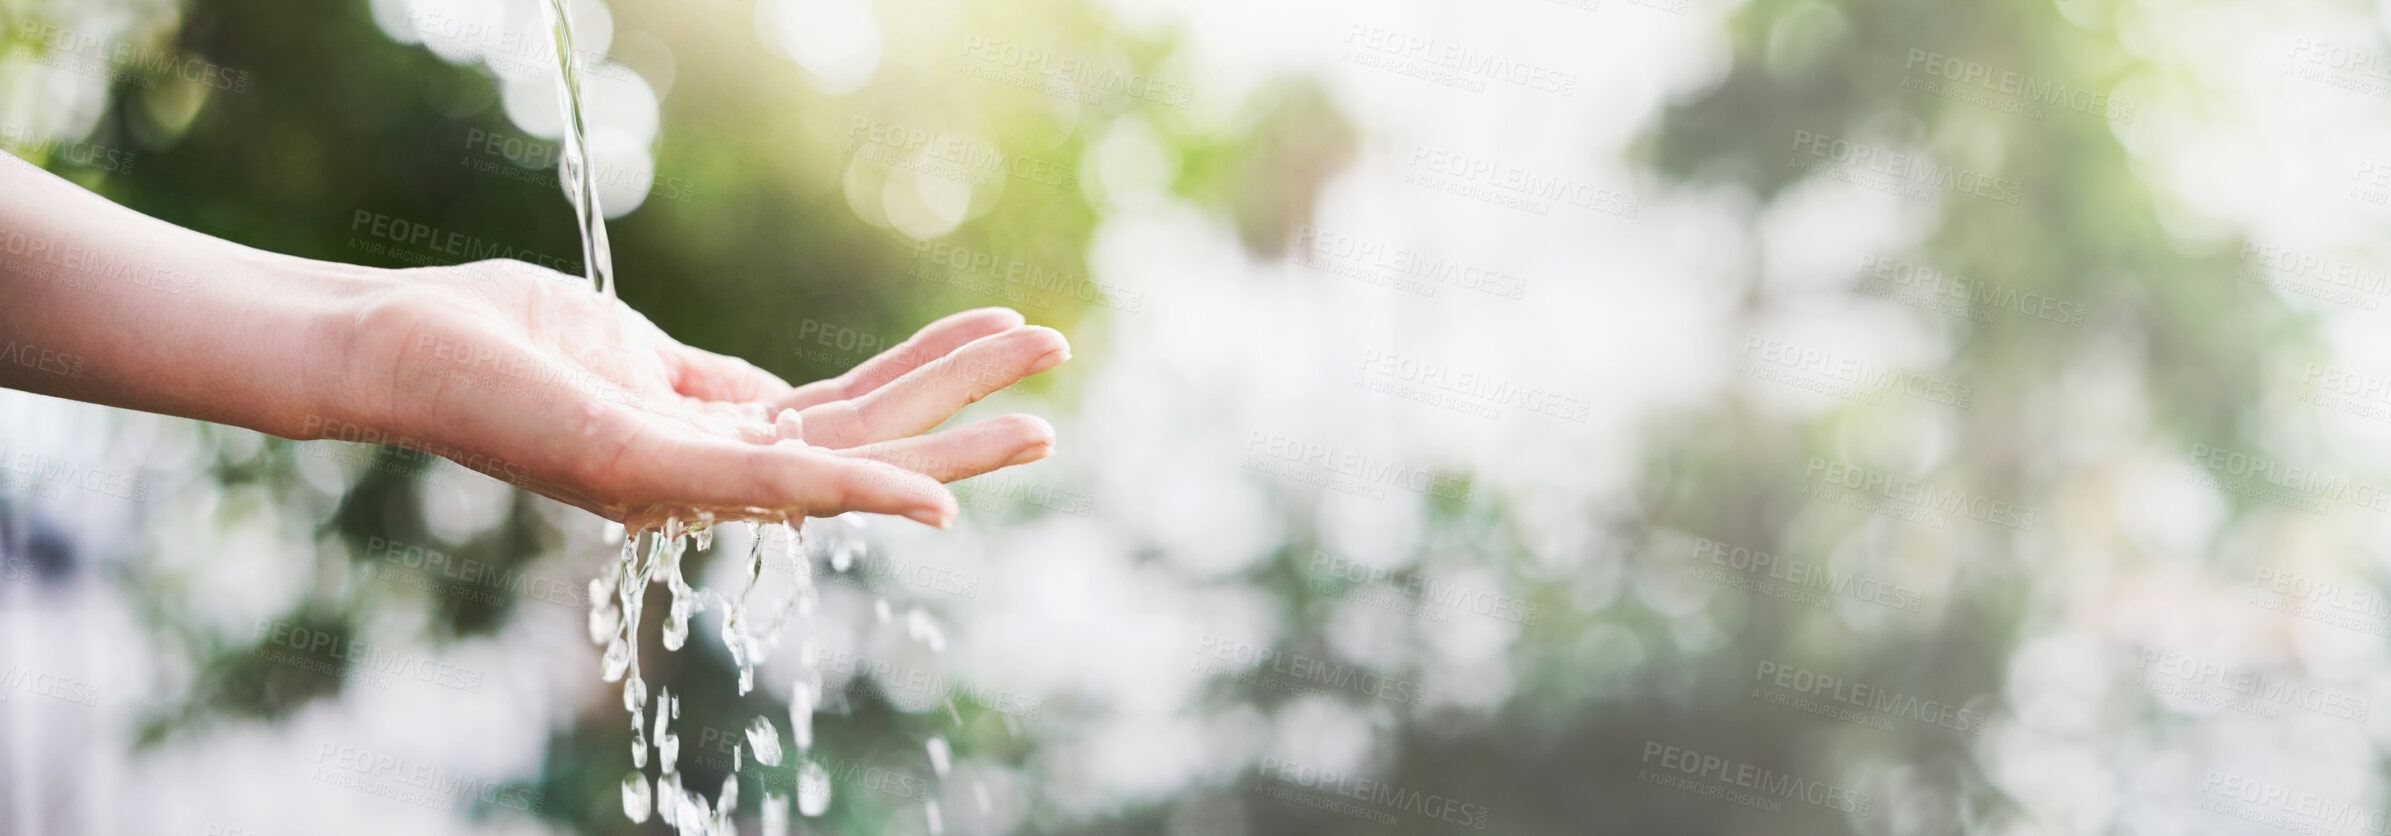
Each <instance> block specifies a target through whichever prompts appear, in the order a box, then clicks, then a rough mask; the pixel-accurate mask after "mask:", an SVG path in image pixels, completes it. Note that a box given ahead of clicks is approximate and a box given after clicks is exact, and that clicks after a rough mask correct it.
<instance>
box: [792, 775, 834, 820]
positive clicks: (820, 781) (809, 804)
mask: <svg viewBox="0 0 2391 836" xmlns="http://www.w3.org/2000/svg"><path fill="white" fill-rule="evenodd" d="M828 809H830V773H829V772H828V771H825V770H824V769H822V764H820V763H818V762H815V761H811V760H808V761H806V762H805V766H804V767H802V768H800V769H798V770H797V812H799V813H802V814H804V815H805V817H806V818H809V819H810V818H813V817H815V816H819V815H821V814H822V811H824V810H828Z"/></svg>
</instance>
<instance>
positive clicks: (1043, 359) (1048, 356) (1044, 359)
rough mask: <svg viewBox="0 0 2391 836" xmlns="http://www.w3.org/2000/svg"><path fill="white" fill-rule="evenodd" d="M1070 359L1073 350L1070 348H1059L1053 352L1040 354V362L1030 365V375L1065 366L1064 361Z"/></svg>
mask: <svg viewBox="0 0 2391 836" xmlns="http://www.w3.org/2000/svg"><path fill="white" fill-rule="evenodd" d="M1069 359H1071V349H1068V348H1058V349H1055V350H1053V351H1049V352H1046V353H1044V354H1040V355H1038V362H1036V363H1032V364H1030V367H1029V373H1030V374H1037V373H1039V372H1042V371H1045V370H1047V369H1051V368H1054V367H1056V366H1060V365H1062V364H1063V361H1065V360H1069Z"/></svg>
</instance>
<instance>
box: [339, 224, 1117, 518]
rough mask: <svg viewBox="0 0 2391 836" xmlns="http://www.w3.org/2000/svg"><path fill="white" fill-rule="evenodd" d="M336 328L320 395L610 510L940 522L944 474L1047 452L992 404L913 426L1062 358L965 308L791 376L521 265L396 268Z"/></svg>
mask: <svg viewBox="0 0 2391 836" xmlns="http://www.w3.org/2000/svg"><path fill="white" fill-rule="evenodd" d="M401 276H402V277H403V278H404V279H406V281H405V282H403V283H401V284H399V285H396V286H394V287H393V288H391V289H390V290H389V291H388V292H385V293H382V294H379V295H378V296H377V297H376V298H375V299H373V300H372V301H370V302H368V303H366V304H365V305H363V306H362V308H361V310H360V311H359V312H358V314H357V321H356V327H355V328H354V329H351V330H350V331H348V335H347V336H346V338H345V339H346V341H347V343H348V345H347V346H346V347H345V348H346V350H345V351H342V352H340V356H343V357H345V363H346V367H345V368H344V369H342V370H340V373H338V374H336V375H333V377H335V378H337V379H338V380H340V381H341V382H340V383H338V384H337V385H338V386H340V387H341V388H342V389H343V391H341V392H340V393H338V397H337V398H336V399H335V400H336V401H337V402H340V403H347V404H353V405H355V411H354V414H353V416H351V417H353V418H354V419H355V420H358V421H360V422H362V423H365V424H366V425H368V426H377V427H381V428H383V429H384V430H385V431H386V432H387V433H388V434H390V435H393V436H396V441H397V443H400V444H404V445H406V446H411V447H417V448H420V449H423V450H426V451H428V452H433V453H437V454H440V455H444V456H447V457H449V458H451V459H454V460H456V461H458V462H459V463H460V464H464V465H465V466H467V467H471V468H473V469H475V470H479V471H482V472H484V473H489V474H492V475H494V476H498V477H500V478H503V479H507V480H508V481H512V482H515V483H517V484H519V485H521V486H523V487H525V488H529V489H531V490H535V491H538V492H540V493H542V494H546V495H548V496H551V497H554V498H556V499H559V500H562V501H564V502H568V503H571V504H573V505H577V506H580V507H582V508H585V509H588V510H590V511H592V512H595V513H598V514H600V515H603V516H605V517H607V518H608V519H613V520H621V521H626V522H633V523H647V522H654V521H656V519H657V518H660V517H661V516H663V515H666V514H672V513H681V514H688V513H690V512H693V511H700V510H703V511H707V512H710V513H713V514H715V515H716V517H717V518H724V517H729V516H766V517H770V516H778V515H781V514H789V515H792V516H795V515H810V516H824V515H829V514H837V513H841V512H845V511H866V512H875V513H888V514H899V515H903V516H905V517H908V518H911V519H914V520H917V521H920V522H923V523H927V524H931V525H940V526H943V525H946V524H947V523H949V522H950V521H952V519H953V518H954V515H955V500H954V497H953V495H952V494H950V493H948V492H947V490H946V488H945V487H944V486H943V485H941V484H940V483H941V482H950V481H954V480H956V479H962V478H966V477H969V476H973V475H977V474H980V473H985V472H988V471H990V470H995V469H997V468H1001V467H1007V466H1011V465H1016V464H1024V463H1027V462H1032V461H1036V460H1038V459H1041V458H1044V457H1046V455H1048V454H1049V453H1051V452H1052V450H1053V447H1054V429H1053V428H1052V427H1051V426H1049V425H1048V424H1047V423H1046V422H1045V421H1044V420H1042V419H1039V418H1037V417H1034V416H1029V415H1008V416H1004V417H1001V418H996V419H992V420H987V421H981V422H978V423H973V424H969V425H965V426H962V427H957V428H953V429H948V430H944V431H940V432H937V433H930V434H927V435H925V434H924V433H928V431H929V430H931V429H933V428H935V427H937V426H938V425H939V424H941V423H944V422H945V421H946V420H947V419H949V418H951V417H953V416H954V414H955V413H956V411H958V410H960V409H962V408H963V407H964V406H967V405H969V404H971V403H973V402H975V401H978V400H979V399H981V398H983V397H986V396H987V395H988V394H990V393H992V392H995V391H996V390H998V389H1002V388H1004V387H1006V386H1010V385H1012V384H1013V383H1014V382H1016V381H1019V380H1020V379H1022V378H1024V377H1027V376H1029V375H1033V374H1037V373H1039V372H1042V371H1045V370H1047V369H1050V368H1053V367H1054V366H1056V365H1057V364H1060V363H1061V362H1063V361H1064V360H1066V359H1069V357H1070V347H1069V344H1068V343H1067V342H1066V341H1065V340H1064V339H1063V337H1062V335H1061V334H1059V333H1057V332H1055V331H1054V330H1053V329H1050V328H1041V327H1036V326H1028V325H1023V324H1022V317H1021V315H1020V314H1018V313H1015V312H1013V311H1011V310H1007V309H1003V308H983V309H979V310H973V311H966V312H963V313H959V314H954V315H952V316H949V317H946V318H945V319H941V320H939V321H937V322H934V323H931V324H930V325H929V326H927V327H925V328H923V329H922V330H921V332H920V333H917V334H915V335H914V336H913V338H912V339H909V340H907V341H905V342H904V343H903V344H901V345H899V346H897V347H895V348H893V349H890V350H889V351H887V352H884V353H882V354H880V355H879V356H877V357H874V358H872V359H870V360H867V361H865V362H864V363H863V364H861V365H859V366H857V367H855V368H854V369H853V370H850V371H848V372H847V373H846V374H843V375H840V376H838V377H836V378H832V379H829V380H823V381H817V382H814V383H809V384H806V385H803V386H797V387H791V386H790V385H789V384H788V383H786V382H784V381H782V380H781V379H780V378H778V377H775V376H773V375H772V374H770V373H768V372H765V371H763V370H761V369H758V368H756V367H755V366H753V365H750V364H748V363H747V362H746V361H744V360H740V359H738V358H734V357H726V356H723V355H719V354H714V353H712V352H708V351H703V350H700V349H695V348H691V347H689V346H685V345H682V344H681V343H680V342H678V341H676V340H674V339H673V338H672V337H670V336H667V335H666V334H665V333H664V332H663V331H662V330H660V329H658V328H657V327H656V326H655V325H653V324H651V323H650V322H648V320H647V318H646V317H644V316H641V315H640V314H639V313H638V312H637V311H634V310H632V309H631V308H630V307H629V306H626V305H623V304H621V303H620V302H617V301H615V300H612V299H608V298H605V297H603V296H600V295H598V294H595V293H592V292H590V291H589V289H588V288H587V286H586V284H584V283H582V282H581V281H580V280H579V279H578V278H575V277H570V276H565V275H563V274H560V273H556V272H554V271H550V270H546V269H543V268H538V267H534V266H531V265H526V264H522V263H520V262H509V261H483V262H475V263H472V264H464V265H458V266H454V267H434V268H423V269H418V270H409V271H403V272H402V273H401Z"/></svg>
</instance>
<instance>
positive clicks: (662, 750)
mask: <svg viewBox="0 0 2391 836" xmlns="http://www.w3.org/2000/svg"><path fill="white" fill-rule="evenodd" d="M679 716H681V701H680V699H678V698H676V697H674V696H673V695H672V689H671V688H665V689H663V690H662V691H659V692H658V693H657V695H656V765H657V768H658V770H659V771H661V772H663V773H664V774H666V775H670V774H672V773H673V772H674V771H675V770H676V769H678V768H679V766H680V761H681V738H680V737H678V736H676V735H674V734H673V733H672V732H671V731H670V726H671V723H672V720H673V718H676V717H679Z"/></svg>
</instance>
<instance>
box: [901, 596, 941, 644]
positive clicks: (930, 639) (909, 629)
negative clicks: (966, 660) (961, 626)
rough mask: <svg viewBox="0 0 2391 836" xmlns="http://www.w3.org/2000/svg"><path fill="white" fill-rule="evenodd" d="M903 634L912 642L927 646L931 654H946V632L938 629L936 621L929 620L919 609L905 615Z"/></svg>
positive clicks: (928, 616)
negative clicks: (911, 638)
mask: <svg viewBox="0 0 2391 836" xmlns="http://www.w3.org/2000/svg"><path fill="white" fill-rule="evenodd" d="M905 634H906V635H909V636H912V637H913V640H914V641H917V642H921V643H922V644H925V645H928V646H929V647H930V652H932V653H945V652H946V631H945V630H941V629H939V628H938V620H937V619H934V618H931V617H930V614H929V613H927V612H923V611H922V609H921V608H920V607H915V608H914V609H913V611H911V612H908V613H906V614H905Z"/></svg>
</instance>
